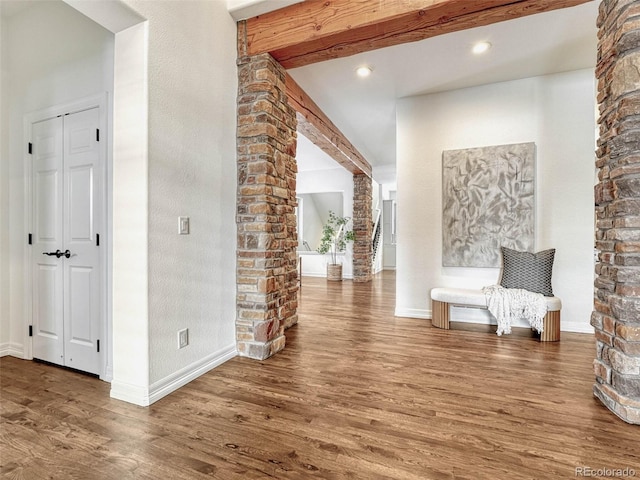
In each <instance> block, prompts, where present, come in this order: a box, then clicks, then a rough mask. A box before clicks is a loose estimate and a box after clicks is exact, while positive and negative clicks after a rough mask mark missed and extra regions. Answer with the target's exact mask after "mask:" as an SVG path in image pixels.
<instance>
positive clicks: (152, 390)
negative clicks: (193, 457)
mask: <svg viewBox="0 0 640 480" xmlns="http://www.w3.org/2000/svg"><path fill="white" fill-rule="evenodd" d="M237 354H238V351H237V349H236V345H235V344H233V345H230V346H228V347H226V348H224V349H222V350H220V351H218V352H216V353H212V354H211V355H209V356H207V357H205V358H203V359H202V360H199V361H197V362H194V363H192V364H191V365H188V366H186V367H184V368H182V369H180V370H178V371H177V372H175V373H172V374H171V375H169V376H167V377H165V378H163V379H162V380H159V381H157V382H155V383H153V384H151V385H150V386H149V388H144V387H140V386H138V385H131V384H127V383H125V382H119V381H118V380H112V382H111V398H115V399H117V400H123V401H125V402H128V403H133V404H134V405H140V406H142V407H148V406H149V405H151V404H152V403H154V402H157V401H158V400H160V399H161V398H163V397H166V396H167V395H169V394H170V393H171V392H175V391H176V390H178V389H179V388H180V387H182V386H184V385H186V384H187V383H189V382H190V381H191V380H194V379H196V378H198V377H199V376H200V375H203V374H205V373H207V372H208V371H209V370H211V369H213V368H215V367H217V366H218V365H221V364H223V363H224V362H226V361H227V360H230V359H232V358H233V357H235V356H236V355H237Z"/></svg>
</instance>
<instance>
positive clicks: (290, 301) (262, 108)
mask: <svg viewBox="0 0 640 480" xmlns="http://www.w3.org/2000/svg"><path fill="white" fill-rule="evenodd" d="M284 75H285V71H284V69H283V68H282V67H281V66H280V64H278V63H277V62H276V61H275V60H274V59H273V58H272V57H271V56H270V55H268V54H264V55H256V56H253V57H248V56H241V57H240V58H239V59H238V131H237V143H238V197H237V219H236V222H237V227H238V250H237V271H236V274H237V295H236V305H237V317H236V341H237V346H238V352H239V353H240V355H242V356H246V357H251V358H256V359H265V358H267V357H269V356H271V355H273V354H274V353H276V352H278V351H280V350H282V349H283V348H284V344H285V337H284V329H285V328H288V327H290V326H291V325H293V324H295V323H297V321H298V316H297V313H296V312H297V292H298V272H297V264H296V262H297V256H296V246H297V232H296V217H295V206H296V196H295V189H296V163H295V150H296V114H295V111H294V110H293V109H292V108H291V107H289V105H288V103H287V98H286V94H285V85H284V78H285V77H284Z"/></svg>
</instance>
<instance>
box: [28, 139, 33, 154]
mask: <svg viewBox="0 0 640 480" xmlns="http://www.w3.org/2000/svg"><path fill="white" fill-rule="evenodd" d="M28 148H29V155H33V143H31V142H29V145H28Z"/></svg>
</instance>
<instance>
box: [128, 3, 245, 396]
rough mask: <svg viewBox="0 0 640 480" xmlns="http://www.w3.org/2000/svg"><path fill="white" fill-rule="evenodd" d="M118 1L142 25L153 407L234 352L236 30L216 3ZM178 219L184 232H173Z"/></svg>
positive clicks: (150, 376)
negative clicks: (180, 341)
mask: <svg viewBox="0 0 640 480" xmlns="http://www.w3.org/2000/svg"><path fill="white" fill-rule="evenodd" d="M126 3H127V5H129V6H130V7H131V8H133V9H134V10H135V11H136V12H138V13H139V14H140V15H142V16H143V17H144V18H146V19H147V20H148V29H149V30H148V95H149V125H148V128H149V145H148V156H149V349H150V350H149V381H150V386H149V390H150V392H149V393H150V396H151V400H152V401H153V400H154V399H157V398H159V397H160V396H161V395H162V394H163V392H165V391H167V390H171V389H172V388H174V387H175V386H176V385H179V384H180V383H183V380H184V378H187V377H189V375H191V373H192V372H196V371H200V372H201V371H204V370H206V369H208V368H211V366H214V365H215V364H217V363H219V361H221V360H224V359H226V358H228V357H229V356H233V355H235V283H236V282H235V254H234V252H235V249H236V236H235V233H234V232H235V231H236V227H235V201H236V192H235V189H236V182H235V178H236V153H235V128H236V127H235V125H236V91H237V80H236V63H235V59H236V25H235V22H234V21H233V20H232V18H231V17H230V16H229V14H228V12H227V10H226V5H225V3H224V2H211V1H206V0H203V1H193V2H171V1H154V2H147V1H137V0H136V1H134V0H131V1H127V2H126ZM179 216H188V217H190V222H191V233H190V235H178V217H179ZM182 328H188V329H189V342H190V344H189V346H188V347H186V348H184V349H180V350H179V349H178V348H177V334H178V330H179V329H182Z"/></svg>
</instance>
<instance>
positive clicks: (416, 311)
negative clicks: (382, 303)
mask: <svg viewBox="0 0 640 480" xmlns="http://www.w3.org/2000/svg"><path fill="white" fill-rule="evenodd" d="M394 315H395V316H396V317H406V318H424V319H427V320H430V319H431V310H424V309H421V308H396V311H395V312H394Z"/></svg>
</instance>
